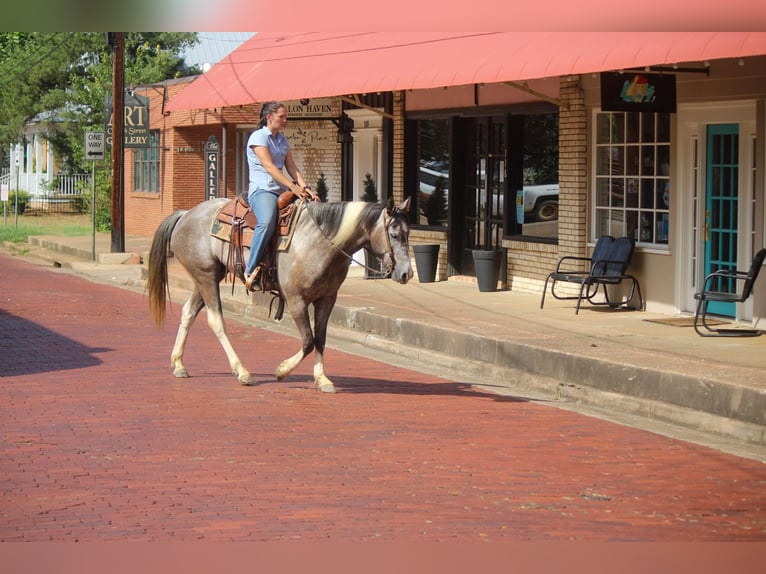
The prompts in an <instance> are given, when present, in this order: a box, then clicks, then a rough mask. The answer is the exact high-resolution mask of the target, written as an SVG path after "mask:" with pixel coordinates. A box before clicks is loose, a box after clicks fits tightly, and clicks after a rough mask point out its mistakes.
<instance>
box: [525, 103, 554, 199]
mask: <svg viewBox="0 0 766 574" xmlns="http://www.w3.org/2000/svg"><path fill="white" fill-rule="evenodd" d="M558 169H559V116H558V114H556V113H553V114H537V115H527V116H524V176H523V177H524V183H525V184H527V185H538V184H548V183H557V182H558V180H559V177H558Z"/></svg>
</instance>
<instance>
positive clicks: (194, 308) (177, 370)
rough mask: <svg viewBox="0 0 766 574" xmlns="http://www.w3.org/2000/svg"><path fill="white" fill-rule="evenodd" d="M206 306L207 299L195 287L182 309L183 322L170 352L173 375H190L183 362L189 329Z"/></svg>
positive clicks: (179, 326)
mask: <svg viewBox="0 0 766 574" xmlns="http://www.w3.org/2000/svg"><path fill="white" fill-rule="evenodd" d="M204 306H205V301H204V300H203V299H202V295H201V294H200V292H199V289H197V288H196V287H195V288H194V290H193V291H192V292H191V295H189V298H188V299H187V300H186V303H184V306H183V308H182V309H181V322H180V324H179V325H178V334H176V342H175V344H174V345H173V352H172V353H171V354H170V365H171V366H172V367H173V375H174V376H176V377H178V378H186V377H188V376H189V372H188V371H187V370H186V367H185V366H184V362H183V357H184V347H185V346H186V339H187V337H188V336H189V329H191V326H192V325H193V324H194V319H196V318H197V315H198V314H199V312H200V311H201V310H202V307H204Z"/></svg>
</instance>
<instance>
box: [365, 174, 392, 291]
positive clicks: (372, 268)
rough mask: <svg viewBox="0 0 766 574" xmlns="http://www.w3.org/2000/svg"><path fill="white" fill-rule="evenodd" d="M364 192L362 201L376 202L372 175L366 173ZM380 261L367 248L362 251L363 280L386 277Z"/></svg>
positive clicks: (376, 191) (375, 189)
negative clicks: (364, 267)
mask: <svg viewBox="0 0 766 574" xmlns="http://www.w3.org/2000/svg"><path fill="white" fill-rule="evenodd" d="M363 186H364V188H363V189H364V190H363V192H362V201H367V202H376V201H378V189H377V187H376V186H375V180H374V179H372V174H370V173H366V174H365V175H364V183H363ZM381 263H382V262H381V260H380V259H379V258H378V256H377V255H375V254H374V253H373V252H372V251H370V250H369V249H368V248H365V250H364V264H365V266H366V269H365V270H364V278H365V279H382V278H383V277H385V276H386V273H384V272H383V271H381V270H380V269H381Z"/></svg>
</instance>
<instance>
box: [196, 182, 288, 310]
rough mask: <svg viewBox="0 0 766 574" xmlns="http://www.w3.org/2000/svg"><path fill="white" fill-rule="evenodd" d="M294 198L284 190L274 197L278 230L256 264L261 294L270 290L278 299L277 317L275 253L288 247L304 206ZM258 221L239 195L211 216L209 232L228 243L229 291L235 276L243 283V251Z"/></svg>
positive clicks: (280, 307) (280, 300)
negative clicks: (275, 198)
mask: <svg viewBox="0 0 766 574" xmlns="http://www.w3.org/2000/svg"><path fill="white" fill-rule="evenodd" d="M297 199H298V196H296V195H295V194H294V193H293V192H292V191H285V192H283V193H282V194H281V195H280V196H279V199H278V200H277V207H278V209H279V216H278V219H277V229H275V231H274V233H273V235H272V236H271V239H270V240H269V243H268V245H267V246H266V249H265V250H264V252H263V257H262V258H261V261H260V262H259V263H258V265H259V266H260V267H261V274H260V277H259V285H258V286H259V287H260V289H261V291H263V292H264V293H267V292H268V293H271V294H272V295H273V296H274V298H278V306H277V312H276V314H275V319H276V320H280V319H281V318H282V313H283V312H284V299H283V298H282V294H281V291H280V289H279V282H278V279H277V277H278V275H277V267H276V261H277V252H278V251H284V250H286V249H287V248H288V247H289V246H290V240H291V239H292V236H293V232H294V231H295V222H296V221H297V220H298V217H297V215H298V214H299V213H300V210H301V209H302V208H303V202H302V201H296V200H297ZM257 223H258V220H257V218H256V217H255V213H253V209H252V208H251V207H250V204H249V203H248V202H247V199H245V198H244V197H242V196H237V197H235V198H233V199H231V200H229V201H228V202H227V203H225V204H224V205H223V207H221V209H219V210H218V211H216V213H215V215H214V216H213V222H212V224H211V226H210V235H212V236H213V237H216V238H218V239H220V240H221V241H223V242H225V243H228V244H229V253H228V257H227V258H226V279H227V280H228V279H229V277H231V280H232V285H231V289H232V292H233V291H234V282H235V278H238V279H239V280H240V281H242V283H244V282H245V254H244V250H245V247H247V248H248V249H249V248H250V244H251V243H252V240H253V230H254V229H255V226H256V225H257ZM272 303H273V301H272Z"/></svg>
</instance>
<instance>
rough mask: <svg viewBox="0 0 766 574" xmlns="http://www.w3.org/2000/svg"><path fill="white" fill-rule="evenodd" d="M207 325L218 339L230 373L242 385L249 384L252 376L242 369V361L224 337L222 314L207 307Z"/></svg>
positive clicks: (224, 327)
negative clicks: (227, 361) (229, 367)
mask: <svg viewBox="0 0 766 574" xmlns="http://www.w3.org/2000/svg"><path fill="white" fill-rule="evenodd" d="M207 324H208V326H209V327H210V328H211V329H212V331H213V333H215V336H216V337H218V342H219V343H221V347H223V350H224V352H225V353H226V357H228V359H229V365H230V366H231V371H232V372H233V373H234V374H235V375H236V376H237V380H238V381H239V382H240V383H242V384H243V385H249V384H251V383H252V382H253V380H254V379H253V376H252V375H251V374H250V373H249V372H248V370H247V369H246V368H245V367H244V365H243V364H242V361H240V360H239V356H237V353H236V351H234V347H232V345H231V341H229V337H228V336H227V335H226V326H225V324H224V322H223V314H222V313H221V311H220V309H216V310H213V309H211V308H210V306H208V308H207Z"/></svg>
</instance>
